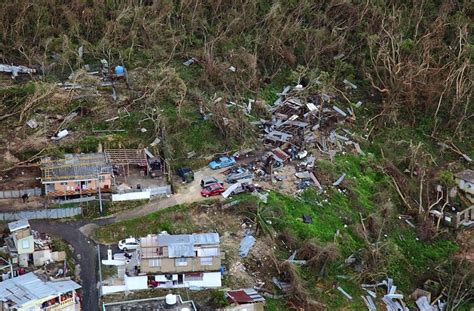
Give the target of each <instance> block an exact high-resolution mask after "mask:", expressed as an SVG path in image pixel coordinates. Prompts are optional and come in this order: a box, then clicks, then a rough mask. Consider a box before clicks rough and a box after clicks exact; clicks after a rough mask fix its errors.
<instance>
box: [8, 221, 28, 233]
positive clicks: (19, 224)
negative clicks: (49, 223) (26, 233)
mask: <svg viewBox="0 0 474 311" xmlns="http://www.w3.org/2000/svg"><path fill="white" fill-rule="evenodd" d="M29 226H30V223H29V222H28V219H20V220H17V221H14V222H10V223H8V229H9V230H10V232H14V231H16V230H20V229H24V228H28V227H29Z"/></svg>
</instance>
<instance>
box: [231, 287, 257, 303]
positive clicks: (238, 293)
mask: <svg viewBox="0 0 474 311" xmlns="http://www.w3.org/2000/svg"><path fill="white" fill-rule="evenodd" d="M226 295H227V297H229V298H230V299H231V300H232V301H233V302H235V303H238V304H244V303H256V302H264V301H265V298H263V297H262V296H260V295H259V294H258V293H257V291H256V290H254V289H253V288H244V289H237V290H230V291H228V292H226Z"/></svg>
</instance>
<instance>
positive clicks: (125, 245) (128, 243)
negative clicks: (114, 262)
mask: <svg viewBox="0 0 474 311" xmlns="http://www.w3.org/2000/svg"><path fill="white" fill-rule="evenodd" d="M139 245H140V243H139V240H138V239H135V238H127V239H125V240H120V241H119V242H118V248H119V249H120V250H122V251H125V252H126V251H131V250H136V249H138V247H139Z"/></svg>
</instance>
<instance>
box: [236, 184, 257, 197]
mask: <svg viewBox="0 0 474 311" xmlns="http://www.w3.org/2000/svg"><path fill="white" fill-rule="evenodd" d="M255 190H257V188H256V187H255V185H254V184H246V183H244V184H240V186H239V187H237V188H236V189H235V190H233V191H232V194H234V195H235V194H239V193H244V192H254V191H255Z"/></svg>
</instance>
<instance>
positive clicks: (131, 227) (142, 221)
mask: <svg viewBox="0 0 474 311" xmlns="http://www.w3.org/2000/svg"><path fill="white" fill-rule="evenodd" d="M188 209H189V205H176V206H173V207H170V208H167V209H166V210H162V211H158V212H155V213H152V214H149V215H147V216H144V217H139V218H134V219H130V220H126V221H122V222H119V223H115V224H110V225H106V226H103V227H101V228H99V229H98V230H97V231H96V239H97V240H98V241H100V242H102V243H114V242H117V240H120V239H123V238H126V237H128V236H136V237H140V236H146V235H148V234H150V233H159V232H161V231H167V232H169V233H171V234H177V233H189V232H192V231H194V230H195V225H194V224H193V222H192V220H191V219H190V218H189V217H187V216H186V211H187V210H188Z"/></svg>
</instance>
